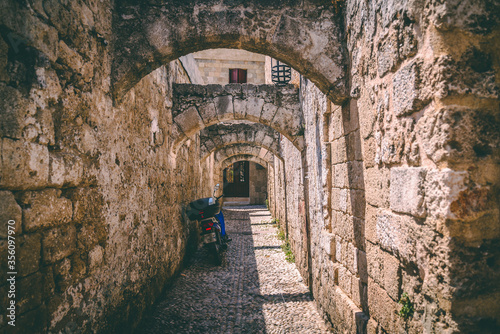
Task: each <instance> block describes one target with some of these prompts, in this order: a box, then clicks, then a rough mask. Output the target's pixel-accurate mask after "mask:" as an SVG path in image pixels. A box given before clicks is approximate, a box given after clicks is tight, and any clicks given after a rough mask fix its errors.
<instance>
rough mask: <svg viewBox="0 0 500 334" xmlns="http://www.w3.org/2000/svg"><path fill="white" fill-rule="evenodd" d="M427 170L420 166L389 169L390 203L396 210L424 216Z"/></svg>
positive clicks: (425, 212)
mask: <svg viewBox="0 0 500 334" xmlns="http://www.w3.org/2000/svg"><path fill="white" fill-rule="evenodd" d="M426 173H427V170H426V169H425V168H421V167H393V168H392V169H391V185H390V204H391V209H392V210H394V211H396V212H402V213H408V214H410V215H413V216H415V217H425V216H426V214H427V211H426V209H425V204H424V184H425V175H426Z"/></svg>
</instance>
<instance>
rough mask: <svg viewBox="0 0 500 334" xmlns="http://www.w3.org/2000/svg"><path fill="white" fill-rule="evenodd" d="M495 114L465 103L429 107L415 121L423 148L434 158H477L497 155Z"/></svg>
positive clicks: (444, 159) (496, 122)
mask: <svg viewBox="0 0 500 334" xmlns="http://www.w3.org/2000/svg"><path fill="white" fill-rule="evenodd" d="M499 124H500V122H499V121H498V115H495V114H494V113H492V112H491V111H488V110H474V109H470V108H465V107H456V106H453V107H446V108H429V110H426V112H425V114H424V116H423V117H422V118H421V119H420V120H419V121H418V123H417V126H416V131H417V133H418V134H419V135H420V136H421V137H422V148H423V150H424V152H425V153H426V154H427V155H428V156H429V157H430V158H431V159H432V160H434V161H435V162H439V161H446V160H449V161H458V160H462V161H477V160H478V159H484V158H488V157H494V158H495V159H498V158H497V157H498V156H499V155H500V152H499V151H498V149H497V147H499V143H500V135H499V133H500V131H499Z"/></svg>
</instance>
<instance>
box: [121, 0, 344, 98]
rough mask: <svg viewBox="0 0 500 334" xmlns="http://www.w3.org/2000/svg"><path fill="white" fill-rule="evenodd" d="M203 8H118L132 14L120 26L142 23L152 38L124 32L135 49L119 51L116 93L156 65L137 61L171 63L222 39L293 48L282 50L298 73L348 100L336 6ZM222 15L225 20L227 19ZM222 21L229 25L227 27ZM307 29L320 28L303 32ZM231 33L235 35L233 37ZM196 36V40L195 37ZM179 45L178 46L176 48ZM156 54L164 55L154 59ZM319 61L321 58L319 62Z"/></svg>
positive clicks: (268, 48) (257, 47)
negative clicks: (284, 9)
mask: <svg viewBox="0 0 500 334" xmlns="http://www.w3.org/2000/svg"><path fill="white" fill-rule="evenodd" d="M200 6H201V7H202V10H200V11H196V12H193V10H192V8H193V7H181V8H182V10H179V11H176V12H175V14H174V13H171V12H162V11H160V12H159V11H157V10H156V6H151V7H148V6H144V7H141V10H140V11H139V12H137V11H136V12H134V11H131V8H129V6H128V5H127V4H123V5H120V6H118V7H119V10H120V11H124V12H130V13H131V14H130V15H125V16H120V17H119V19H118V21H117V22H115V25H116V29H118V30H123V31H131V32H132V31H134V32H135V31H137V26H140V27H141V28H140V29H141V31H148V34H146V35H147V36H148V37H147V38H146V39H144V38H145V36H144V37H141V36H140V35H138V34H133V33H130V34H126V35H127V36H125V34H122V35H120V36H119V41H117V43H118V44H119V45H122V46H123V49H128V50H130V51H128V52H125V51H124V50H123V51H122V50H117V52H116V54H115V59H116V66H114V69H115V70H114V73H113V77H114V86H115V87H116V88H115V96H116V97H118V98H121V97H123V95H125V93H126V91H128V90H129V89H130V88H131V87H133V86H134V85H135V83H137V82H138V81H139V80H140V78H141V77H142V76H144V75H146V74H147V73H149V72H150V71H151V70H153V69H154V68H144V66H141V67H140V68H137V67H135V68H134V65H133V64H137V63H143V64H144V63H146V59H149V60H150V61H151V62H152V63H157V61H159V60H160V59H161V61H162V62H165V61H171V60H174V59H175V58H177V57H178V54H179V53H181V54H182V53H183V52H184V53H189V52H193V51H197V50H200V49H206V48H213V47H214V46H217V45H221V43H222V44H223V45H226V46H231V45H232V46H233V47H238V48H243V49H245V48H249V49H251V50H252V51H256V52H259V53H263V54H266V53H272V52H273V51H272V50H287V52H284V53H282V55H283V56H282V60H283V61H285V62H287V63H289V64H290V65H291V66H293V67H294V68H296V69H297V70H298V71H306V72H307V73H309V76H311V77H312V79H313V81H314V82H316V84H317V85H318V86H319V87H320V89H322V91H323V93H325V94H329V92H330V91H334V92H335V93H333V92H332V93H330V94H331V95H332V99H333V100H335V101H336V102H342V100H343V99H344V97H345V96H346V95H347V94H346V93H345V91H346V86H345V83H344V80H345V79H346V77H345V74H344V67H343V60H344V57H345V56H344V53H343V51H342V50H343V47H342V46H339V47H337V48H334V47H331V46H330V45H328V43H333V44H331V45H335V44H337V43H338V41H340V39H341V37H340V31H341V30H340V29H339V26H338V18H337V16H336V15H335V14H334V13H333V12H332V11H331V9H330V8H328V7H326V8H323V9H322V11H321V15H318V13H317V8H316V6H315V5H311V4H307V5H306V6H295V5H291V6H290V8H289V11H288V12H287V13H286V14H284V12H283V9H282V8H280V7H276V6H275V5H274V4H269V3H262V2H261V3H255V4H254V3H248V4H245V5H244V6H241V5H237V4H234V5H232V4H224V6H223V7H218V6H211V5H208V6H207V4H204V3H203V1H200ZM201 7H200V8H201ZM229 13H230V14H229ZM299 13H300V14H299ZM250 16H251V18H250ZM146 17H147V19H146ZM221 17H225V19H224V20H223V21H221ZM278 18H280V19H278ZM183 20H184V21H183ZM192 20H195V21H196V22H197V24H196V29H194V27H192V26H190V25H182V24H179V25H177V24H175V22H190V21H192ZM220 22H224V24H222V25H221V24H220ZM306 26H307V28H305V27H306ZM305 29H307V30H309V29H310V30H314V31H315V32H314V33H313V34H304V33H301V32H302V31H305ZM226 34H230V35H231V36H234V37H232V38H230V39H228V38H227V37H226ZM313 35H314V36H317V37H313ZM194 36H196V37H195V40H193V39H192V38H193V37H194ZM236 36H239V37H236ZM143 39H144V40H143ZM198 39H199V40H198ZM196 40H198V41H196ZM174 41H175V42H174ZM262 41H267V42H265V43H263V42H262ZM193 42H194V43H193ZM174 44H175V45H178V47H173V45H174ZM137 45H141V48H140V49H141V50H140V51H139V50H135V49H136V46H137ZM188 45H189V46H188ZM339 45H341V44H339ZM182 46H188V47H187V49H186V50H184V51H182V50H181V49H179V47H181V48H182ZM134 50H135V51H134ZM159 50H161V51H159ZM274 52H276V51H274ZM156 57H159V58H158V59H157V60H153V59H154V58H156ZM318 59H320V61H317V60H318ZM339 62H340V63H339ZM132 73H135V74H132ZM131 76H133V80H131ZM125 78H127V79H125ZM337 91H338V93H337Z"/></svg>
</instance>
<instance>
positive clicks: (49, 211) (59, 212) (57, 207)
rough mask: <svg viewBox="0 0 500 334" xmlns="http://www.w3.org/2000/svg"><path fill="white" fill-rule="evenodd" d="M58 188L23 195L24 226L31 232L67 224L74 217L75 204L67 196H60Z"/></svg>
mask: <svg viewBox="0 0 500 334" xmlns="http://www.w3.org/2000/svg"><path fill="white" fill-rule="evenodd" d="M60 195H61V191H60V190H58V189H45V190H42V191H39V192H35V191H31V192H26V193H25V194H23V196H22V201H23V203H24V204H26V205H28V207H27V208H26V209H24V210H23V227H24V230H25V231H28V232H31V231H36V230H39V229H43V228H46V227H54V226H58V225H63V224H67V223H69V222H70V221H71V219H72V217H73V205H72V203H71V201H70V200H69V199H67V198H65V197H59V196H60Z"/></svg>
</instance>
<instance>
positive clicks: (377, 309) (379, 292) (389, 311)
mask: <svg viewBox="0 0 500 334" xmlns="http://www.w3.org/2000/svg"><path fill="white" fill-rule="evenodd" d="M397 305H398V304H397V303H396V302H395V301H393V300H392V299H391V298H390V297H389V296H388V295H387V293H386V292H385V290H384V289H382V288H381V287H380V286H379V284H377V283H376V282H375V281H373V280H371V279H370V280H369V282H368V309H369V311H370V316H371V317H372V318H374V319H375V320H376V321H377V322H378V323H379V325H380V326H381V327H382V328H383V329H384V330H385V331H387V332H389V333H392V332H393V331H392V328H393V326H394V324H393V319H394V315H395V314H396V310H397Z"/></svg>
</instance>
